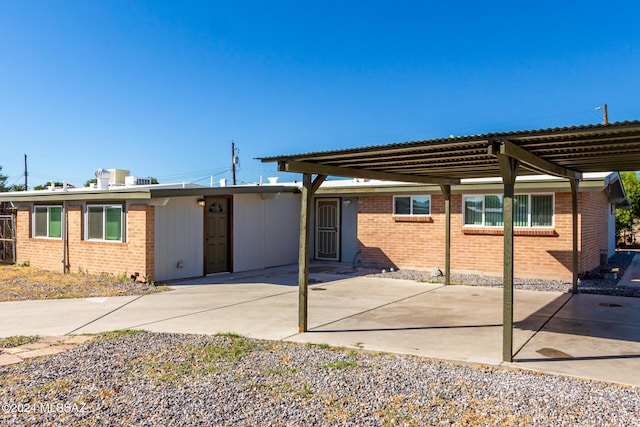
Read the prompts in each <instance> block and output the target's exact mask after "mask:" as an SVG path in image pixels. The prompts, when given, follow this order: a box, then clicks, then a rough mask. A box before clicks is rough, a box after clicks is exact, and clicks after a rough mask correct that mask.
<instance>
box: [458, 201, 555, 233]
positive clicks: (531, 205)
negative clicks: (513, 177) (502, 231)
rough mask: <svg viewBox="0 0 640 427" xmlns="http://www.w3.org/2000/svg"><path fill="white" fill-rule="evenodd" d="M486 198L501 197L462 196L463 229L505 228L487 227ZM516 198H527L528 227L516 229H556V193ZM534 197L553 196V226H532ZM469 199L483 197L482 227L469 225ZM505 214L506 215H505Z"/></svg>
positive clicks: (498, 226) (500, 226) (497, 226)
mask: <svg viewBox="0 0 640 427" xmlns="http://www.w3.org/2000/svg"><path fill="white" fill-rule="evenodd" d="M486 196H500V194H465V195H463V196H462V227H463V228H504V225H485V224H486V210H485V197H486ZM516 196H527V197H528V201H527V209H528V212H527V225H526V226H514V228H521V229H528V228H534V229H541V228H542V229H550V228H555V224H556V195H555V193H518V194H516ZM532 196H551V225H536V226H533V225H531V223H532V218H533V213H532V212H531V210H532V209H533V203H531V199H532ZM467 197H482V225H476V224H467V223H466V222H467V221H466V214H465V211H466V209H465V202H466V199H467ZM503 214H504V213H503Z"/></svg>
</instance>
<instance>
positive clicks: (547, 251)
mask: <svg viewBox="0 0 640 427" xmlns="http://www.w3.org/2000/svg"><path fill="white" fill-rule="evenodd" d="M579 203H580V204H579V206H580V209H581V213H582V216H584V217H585V221H583V222H582V223H580V222H579V229H581V230H582V232H583V241H582V246H579V247H580V248H581V254H582V257H581V264H580V265H581V268H580V271H584V270H585V269H589V268H592V267H594V266H596V265H597V263H598V262H599V249H600V248H606V241H607V240H606V239H607V221H606V213H607V198H606V195H605V194H604V193H603V192H598V193H580V199H579ZM392 212H393V197H392V196H362V197H359V199H358V245H359V250H360V260H361V261H362V262H363V263H365V264H375V265H378V266H383V267H391V266H395V267H398V268H403V269H420V270H429V269H432V268H434V267H436V266H437V267H439V268H440V269H441V270H443V269H444V262H445V258H444V251H445V242H444V237H445V215H444V197H443V196H441V195H432V196H431V216H430V217H423V218H420V219H419V221H417V222H398V218H394V217H393V215H392ZM603 216H604V217H605V218H603ZM580 217H581V215H579V218H580ZM554 220H555V226H554V228H553V229H552V230H551V229H516V232H515V234H516V235H515V237H514V274H515V276H516V277H521V278H541V279H563V280H571V278H572V273H571V266H572V215H571V194H570V193H557V194H556V195H555V217H554ZM579 242H580V240H579ZM503 244H504V236H503V232H502V230H501V229H486V228H475V229H474V228H463V227H462V196H461V195H453V196H452V198H451V269H452V271H453V272H459V273H476V274H486V275H495V276H502V274H503V265H504V262H503ZM603 245H604V246H603ZM594 263H595V264H594Z"/></svg>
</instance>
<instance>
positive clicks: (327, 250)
mask: <svg viewBox="0 0 640 427" xmlns="http://www.w3.org/2000/svg"><path fill="white" fill-rule="evenodd" d="M316 259H321V260H331V261H339V260H340V199H316Z"/></svg>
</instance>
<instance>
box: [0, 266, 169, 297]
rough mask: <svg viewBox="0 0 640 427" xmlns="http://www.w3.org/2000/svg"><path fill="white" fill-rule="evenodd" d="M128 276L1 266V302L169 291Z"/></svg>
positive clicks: (163, 287)
mask: <svg viewBox="0 0 640 427" xmlns="http://www.w3.org/2000/svg"><path fill="white" fill-rule="evenodd" d="M166 290H168V288H167V287H166V286H154V285H151V284H148V283H145V282H144V280H142V281H140V280H136V281H133V280H132V279H131V278H130V277H129V276H128V275H127V274H125V273H123V274H122V275H120V276H115V275H113V274H106V273H94V274H89V273H86V272H83V273H80V272H76V273H67V274H62V273H60V272H55V271H48V270H43V269H40V268H35V267H28V266H17V265H0V301H25V300H42V299H60V298H89V297H111V296H123V295H146V294H151V293H155V292H162V291H166Z"/></svg>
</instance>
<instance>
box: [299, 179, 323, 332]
mask: <svg viewBox="0 0 640 427" xmlns="http://www.w3.org/2000/svg"><path fill="white" fill-rule="evenodd" d="M325 179H326V176H325V175H318V176H316V178H315V179H314V180H313V181H312V180H311V174H310V173H305V174H303V176H302V188H301V192H302V198H301V199H302V200H301V203H300V246H299V247H298V331H299V332H306V331H307V317H308V316H307V301H308V283H309V255H310V252H309V237H310V234H309V229H310V223H311V205H312V204H313V195H314V193H315V192H316V190H317V189H318V187H320V184H322V182H323V181H324V180H325Z"/></svg>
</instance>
